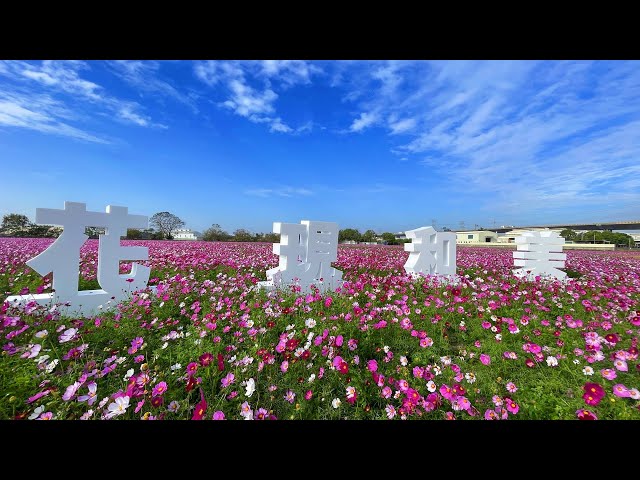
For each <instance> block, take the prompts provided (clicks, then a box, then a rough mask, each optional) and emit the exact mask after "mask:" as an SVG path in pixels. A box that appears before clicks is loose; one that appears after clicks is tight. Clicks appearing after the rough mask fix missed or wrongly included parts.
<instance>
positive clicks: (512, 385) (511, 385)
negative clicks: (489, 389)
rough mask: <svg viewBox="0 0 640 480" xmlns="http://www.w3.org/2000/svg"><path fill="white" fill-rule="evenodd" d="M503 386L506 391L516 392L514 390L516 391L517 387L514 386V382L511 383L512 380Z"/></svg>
mask: <svg viewBox="0 0 640 480" xmlns="http://www.w3.org/2000/svg"><path fill="white" fill-rule="evenodd" d="M505 388H506V389H507V391H508V392H509V393H516V392H517V391H518V387H516V384H515V383H513V382H508V383H507V384H506V385H505Z"/></svg>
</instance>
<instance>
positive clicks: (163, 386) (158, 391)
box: [151, 382, 167, 397]
mask: <svg viewBox="0 0 640 480" xmlns="http://www.w3.org/2000/svg"><path fill="white" fill-rule="evenodd" d="M166 391H167V382H160V383H158V384H157V385H156V386H155V387H153V391H152V392H151V396H152V397H157V396H159V395H163V394H164V392H166Z"/></svg>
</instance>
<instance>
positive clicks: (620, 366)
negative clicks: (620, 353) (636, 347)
mask: <svg viewBox="0 0 640 480" xmlns="http://www.w3.org/2000/svg"><path fill="white" fill-rule="evenodd" d="M613 366H614V367H616V369H617V370H620V371H621V372H627V371H629V367H628V366H627V362H625V361H624V360H620V359H619V358H618V359H616V360H615V361H614V362H613Z"/></svg>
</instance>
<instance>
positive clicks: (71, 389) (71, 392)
mask: <svg viewBox="0 0 640 480" xmlns="http://www.w3.org/2000/svg"><path fill="white" fill-rule="evenodd" d="M79 388H80V382H73V383H72V384H71V385H69V386H68V387H67V389H66V390H65V392H64V394H63V395H62V400H64V401H65V402H68V401H69V400H71V399H72V398H73V397H75V396H76V392H77V391H78V389H79Z"/></svg>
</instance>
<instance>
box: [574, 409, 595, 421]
mask: <svg viewBox="0 0 640 480" xmlns="http://www.w3.org/2000/svg"><path fill="white" fill-rule="evenodd" d="M576 416H577V417H578V420H597V419H598V417H596V414H595V413H593V412H592V411H590V410H584V409H582V408H581V409H580V410H576Z"/></svg>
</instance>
